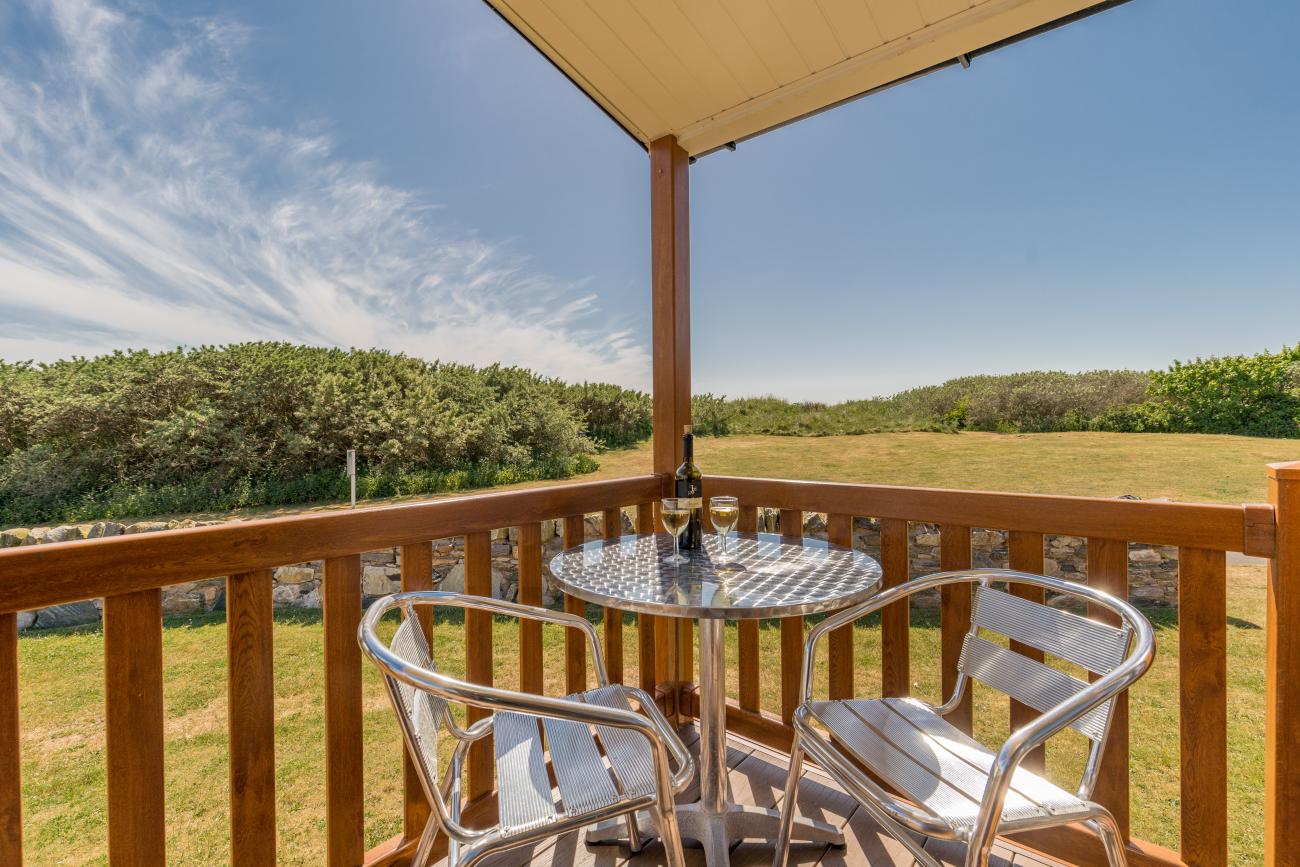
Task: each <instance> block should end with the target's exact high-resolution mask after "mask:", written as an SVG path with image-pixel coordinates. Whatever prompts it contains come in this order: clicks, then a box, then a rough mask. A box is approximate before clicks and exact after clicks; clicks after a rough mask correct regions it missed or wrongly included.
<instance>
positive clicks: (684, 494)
mask: <svg viewBox="0 0 1300 867" xmlns="http://www.w3.org/2000/svg"><path fill="white" fill-rule="evenodd" d="M682 455H683V457H684V458H685V460H683V461H682V465H681V466H680V467H678V468H677V472H676V474H675V475H674V476H673V482H674V484H673V487H674V490H673V495H674V496H676V497H678V498H685V499H688V500H690V501H691V519H690V520H689V521H688V522H687V524H686V529H685V530H683V531H682V541H681V547H682V549H683V550H692V549H698V548H700V547H702V546H703V545H704V523H703V512H704V484H703V482H704V477H703V475H701V473H700V468H699V467H697V466H695V436H694V435H693V434H692V433H691V426H690V425H686V427H684V428H683V429H682Z"/></svg>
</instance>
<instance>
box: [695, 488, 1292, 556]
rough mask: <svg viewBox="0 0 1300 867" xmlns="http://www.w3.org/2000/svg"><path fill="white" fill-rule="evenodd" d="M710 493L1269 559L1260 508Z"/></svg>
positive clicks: (872, 491) (842, 493) (1030, 497)
mask: <svg viewBox="0 0 1300 867" xmlns="http://www.w3.org/2000/svg"><path fill="white" fill-rule="evenodd" d="M705 482H706V485H707V486H708V490H709V493H711V494H712V493H720V494H731V495H734V496H736V497H739V498H740V500H741V502H746V503H761V504H764V505H767V506H773V507H780V508H782V509H798V510H801V511H805V512H827V513H835V514H843V515H868V516H871V517H873V518H897V519H902V520H908V521H918V522H924V523H927V524H953V525H958V526H966V527H988V528H993V529H998V530H1019V531H1025V532H1032V533H1048V534H1056V535H1066V536H1091V537H1094V538H1102V539H1126V540H1132V541H1139V542H1144V543H1149V544H1153V545H1170V546H1182V547H1194V548H1204V549H1210V550H1215V551H1238V552H1242V553H1245V554H1250V555H1253V556H1261V557H1267V556H1271V555H1272V553H1273V552H1272V545H1271V539H1272V537H1273V534H1272V533H1271V532H1269V531H1268V530H1269V525H1271V523H1272V519H1273V510H1272V508H1271V507H1270V506H1267V505H1255V504H1251V505H1222V504H1216V503H1179V502H1170V501H1164V500H1122V499H1111V498H1106V497H1073V496H1064V495H1058V494H1014V493H1003V492H1000V491H963V490H952V489H946V488H920V487H905V486H897V485H868V484H858V483H850V482H809V481H794V480H790V479H758V478H743V477H738V476H709V477H707V478H706V479H705Z"/></svg>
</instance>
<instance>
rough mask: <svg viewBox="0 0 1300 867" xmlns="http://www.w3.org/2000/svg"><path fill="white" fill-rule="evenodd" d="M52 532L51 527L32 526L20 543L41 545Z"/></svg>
mask: <svg viewBox="0 0 1300 867" xmlns="http://www.w3.org/2000/svg"><path fill="white" fill-rule="evenodd" d="M49 533H50V528H49V527H32V528H31V529H30V530H28V531H27V537H26V538H24V539H23V540H22V541H21V542H19V543H18V544H19V545H39V544H41V543H42V542H44V541H45V537H46V536H48V535H49Z"/></svg>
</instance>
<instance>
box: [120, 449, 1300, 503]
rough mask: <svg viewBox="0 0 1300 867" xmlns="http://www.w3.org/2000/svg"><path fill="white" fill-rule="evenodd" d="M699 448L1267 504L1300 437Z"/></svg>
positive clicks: (1050, 490) (964, 482)
mask: <svg viewBox="0 0 1300 867" xmlns="http://www.w3.org/2000/svg"><path fill="white" fill-rule="evenodd" d="M696 443H697V445H696V462H697V463H698V464H699V465H700V469H702V470H703V471H704V474H705V476H706V477H707V476H708V475H710V474H713V475H736V476H759V477H764V476H765V477H768V478H784V479H812V480H819V481H821V480H833V481H840V482H870V483H876V484H884V485H920V486H924V487H935V488H957V489H967V490H991V491H1020V492H1025V493H1039V494H1073V495H1076V496H1096V497H1116V496H1119V495H1121V494H1135V495H1137V496H1139V497H1143V498H1145V499H1150V498H1154V497H1169V498H1170V499H1174V500H1183V501H1188V502H1217V503H1245V502H1260V501H1263V500H1264V499H1265V498H1266V495H1267V492H1266V482H1265V478H1264V465H1265V464H1267V463H1270V462H1273V461H1286V460H1296V459H1300V440H1286V439H1262V438H1259V437H1238V436H1218V435H1211V434H1125V433H1049V434H996V433H977V432H963V433H957V434H947V433H880V434H861V435H858V436H831V437H786V436H729V437H701V438H699V439H698V440H697V441H696ZM651 449H652V446H651V444H650V443H648V442H646V443H641V444H640V445H639V446H636V447H635V448H630V449H619V450H616V451H609V452H605V453H603V454H601V455H600V456H599V460H600V469H598V470H596V471H595V472H594V473H590V474H587V475H583V476H578V477H576V478H573V479H569V480H567V481H568V482H569V483H572V482H582V481H591V480H595V479H616V478H620V477H623V476H630V475H637V474H641V473H649V472H651ZM553 484H565V482H559V483H557V482H528V483H524V484H520V485H512V486H510V488H503V489H502V490H509V489H513V488H528V487H538V486H539V485H553ZM406 499H428V498H427V497H418V498H406ZM378 502H380V501H370V502H368V503H367V505H374V504H376V503H378ZM388 502H395V501H388ZM320 508H340V506H338V505H332V506H331V505H323V504H322V505H316V506H306V507H285V508H273V509H250V510H245V511H242V512H239V513H238V514H240V515H241V516H243V517H249V518H252V517H260V516H265V515H279V514H288V513H291V512H301V511H308V510H311V509H320ZM141 517H146V516H141ZM147 517H177V516H147ZM196 517H214V516H212V515H201V516H196ZM217 517H219V516H217Z"/></svg>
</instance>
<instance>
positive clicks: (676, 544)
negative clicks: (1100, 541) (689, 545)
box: [673, 533, 682, 560]
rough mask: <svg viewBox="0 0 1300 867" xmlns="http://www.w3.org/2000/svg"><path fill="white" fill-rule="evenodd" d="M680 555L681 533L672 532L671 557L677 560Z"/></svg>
mask: <svg viewBox="0 0 1300 867" xmlns="http://www.w3.org/2000/svg"><path fill="white" fill-rule="evenodd" d="M681 556H682V534H681V533H673V559H674V560H677V559H679V558H680V557H681Z"/></svg>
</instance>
